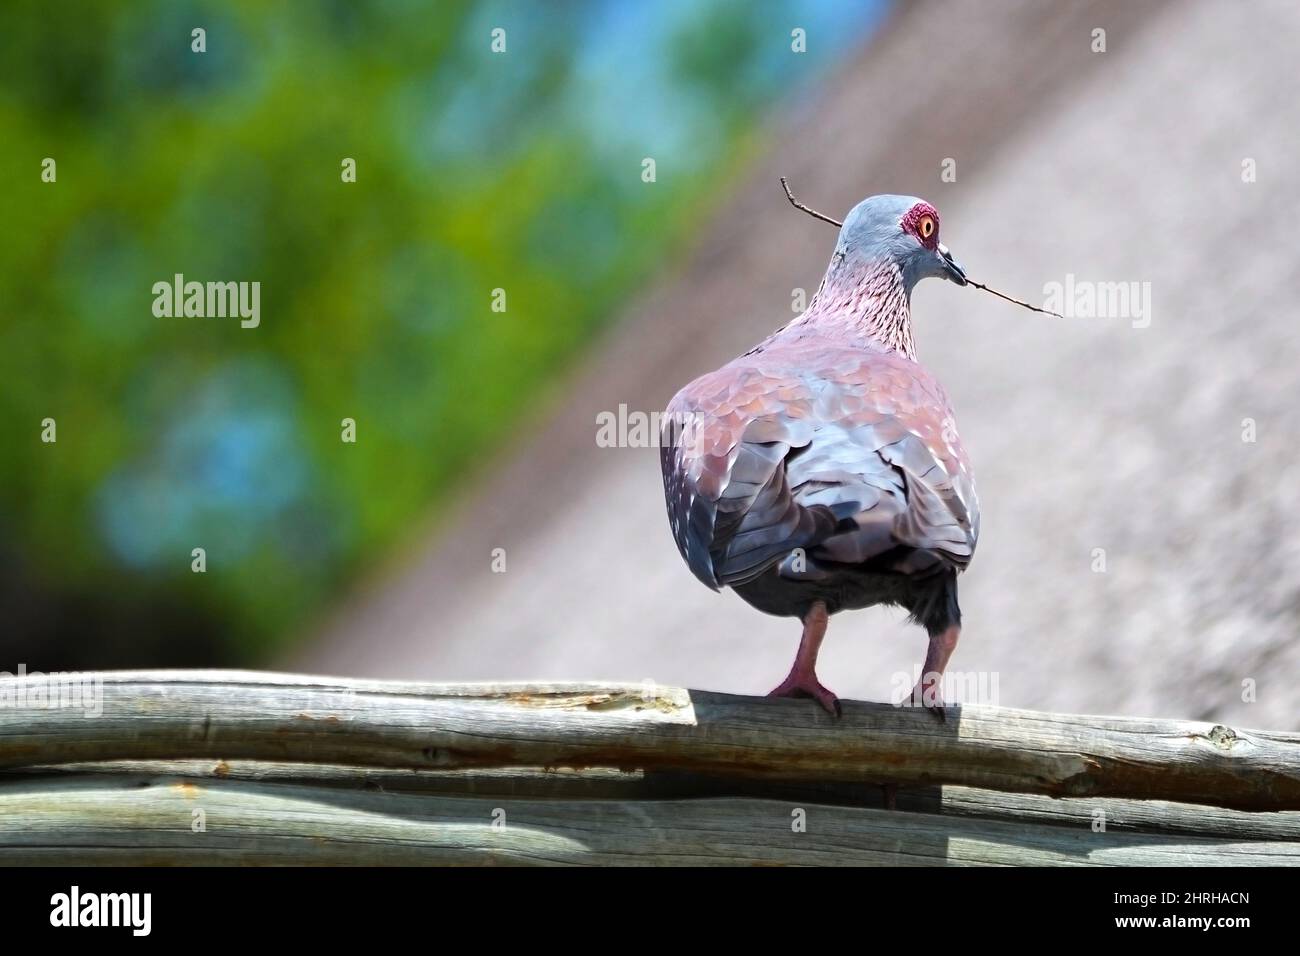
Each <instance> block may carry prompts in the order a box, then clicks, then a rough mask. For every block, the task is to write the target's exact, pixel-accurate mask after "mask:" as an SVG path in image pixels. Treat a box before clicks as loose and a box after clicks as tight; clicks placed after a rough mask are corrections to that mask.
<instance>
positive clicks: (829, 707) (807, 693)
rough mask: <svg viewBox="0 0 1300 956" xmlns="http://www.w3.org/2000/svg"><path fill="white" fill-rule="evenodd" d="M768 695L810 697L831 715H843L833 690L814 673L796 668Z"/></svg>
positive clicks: (842, 709)
mask: <svg viewBox="0 0 1300 956" xmlns="http://www.w3.org/2000/svg"><path fill="white" fill-rule="evenodd" d="M767 696H768V697H811V698H812V699H813V700H815V701H817V703H819V704H821V705H822V709H823V710H825V711H826V712H827V713H828V714H830V715H831V716H832V717H843V716H844V708H843V707H841V706H840V699H839V698H838V697H836V696H835V692H834V691H832V690H828V689H827V688H825V687H823V686H822V685H821V682H820V681H818V680H817V675H816V674H801V673H799V672H798V671H797V670H792V671H791V672H790V676H789V677H787V678H786V679H785V680H783V681H781V684H780V686H779V687H776V688H774V689H773V690H772V691H771V692H770V693H769V694H768V695H767Z"/></svg>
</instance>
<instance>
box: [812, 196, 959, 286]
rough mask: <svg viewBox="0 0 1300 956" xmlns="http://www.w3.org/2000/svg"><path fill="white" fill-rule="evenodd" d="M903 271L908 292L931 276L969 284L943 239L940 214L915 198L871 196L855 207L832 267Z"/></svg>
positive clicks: (836, 250)
mask: <svg viewBox="0 0 1300 956" xmlns="http://www.w3.org/2000/svg"><path fill="white" fill-rule="evenodd" d="M882 263H885V264H892V265H894V266H897V267H898V270H899V272H900V273H901V275H902V278H903V284H904V286H905V287H906V289H907V291H908V292H911V290H912V287H913V286H915V285H916V283H917V282H919V281H920V280H921V279H925V278H927V277H930V276H935V277H938V278H943V279H948V280H949V281H951V282H955V283H957V284H958V285H965V284H966V272H965V270H963V269H962V267H961V265H960V264H959V263H958V262H957V260H956V259H954V258H953V257H952V253H951V252H949V251H948V247H947V246H945V245H944V244H943V243H942V242H940V241H939V213H938V210H936V209H935V208H934V207H933V206H931V205H930V204H929V203H928V202H926V201H925V200H924V199H917V198H916V197H915V196H888V195H886V196H872V197H870V198H869V199H864V200H862V202H860V203H858V204H857V205H856V206H854V207H853V210H852V211H851V212H850V213H849V214H848V216H847V217H846V218H845V220H844V225H843V226H842V227H841V229H840V239H839V242H838V243H836V245H835V262H834V263H833V265H840V266H841V267H847V268H848V269H850V270H852V271H853V272H857V271H858V270H870V269H873V268H879V266H880V265H881V264H882Z"/></svg>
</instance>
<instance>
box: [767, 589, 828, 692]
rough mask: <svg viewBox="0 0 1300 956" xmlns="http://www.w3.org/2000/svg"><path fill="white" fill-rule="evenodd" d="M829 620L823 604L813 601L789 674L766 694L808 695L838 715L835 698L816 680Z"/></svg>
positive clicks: (805, 619) (804, 620)
mask: <svg viewBox="0 0 1300 956" xmlns="http://www.w3.org/2000/svg"><path fill="white" fill-rule="evenodd" d="M829 620H830V615H829V614H827V613H826V605H825V604H824V603H822V602H821V601H817V602H816V603H814V604H813V606H812V607H811V608H810V609H809V611H808V614H807V616H805V617H804V619H803V637H802V638H801V639H800V640H799V653H798V654H796V655H795V658H794V666H793V667H791V668H790V675H789V676H788V677H786V679H785V680H783V681H782V682H781V685H780V686H779V687H777V688H776V689H775V690H773V691H772V692H771V693H770V694H768V695H767V696H768V697H811V698H812V699H813V700H815V701H817V703H819V704H821V705H822V707H823V708H825V710H826V711H827V712H828V713H830V714H832V715H834V716H836V717H840V716H842V713H843V712H842V710H841V708H840V701H839V698H838V697H836V696H835V694H834V693H832V692H831V691H829V690H827V689H826V688H825V687H823V686H822V685H821V682H820V681H818V680H817V652H818V651H819V650H821V646H822V638H824V637H825V636H826V624H827V622H828V621H829Z"/></svg>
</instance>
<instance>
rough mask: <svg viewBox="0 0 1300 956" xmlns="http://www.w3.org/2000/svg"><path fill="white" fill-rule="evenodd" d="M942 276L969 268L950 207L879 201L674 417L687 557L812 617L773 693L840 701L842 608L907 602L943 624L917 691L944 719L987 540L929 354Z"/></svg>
mask: <svg viewBox="0 0 1300 956" xmlns="http://www.w3.org/2000/svg"><path fill="white" fill-rule="evenodd" d="M791 202H792V203H793V202H794V199H793V197H791ZM796 205H798V204H797V203H796ZM800 208H806V207H800ZM808 211H810V210H808ZM814 215H819V217H820V214H816V213H814ZM820 218H825V217H820ZM828 221H830V222H834V220H828ZM927 277H937V278H943V279H947V280H949V281H951V282H955V283H956V284H958V285H966V284H967V277H966V273H965V270H963V269H962V267H961V265H960V264H959V263H958V262H957V261H956V260H955V259H954V258H953V256H952V254H951V253H950V252H949V251H948V249H947V247H946V246H944V245H943V243H941V242H940V241H939V213H938V212H937V211H936V210H935V208H934V207H933V206H932V205H930V204H929V203H928V202H925V201H924V200H921V199H917V198H915V197H912V196H893V195H881V196H872V197H870V198H868V199H865V200H863V201H862V202H860V203H859V204H858V205H857V206H855V207H854V208H853V210H852V211H851V212H850V213H849V215H848V216H847V217H846V218H845V220H844V223H843V225H842V227H841V229H840V233H839V240H838V241H837V243H836V245H835V251H834V254H833V255H832V256H831V261H830V265H829V266H828V267H827V269H826V275H825V277H824V278H823V279H822V281H821V285H820V286H819V287H818V289H817V293H816V295H814V296H813V298H812V300H811V301H810V302H809V304H808V307H807V309H806V310H805V311H804V312H803V313H802V314H800V315H799V316H798V317H797V318H795V319H794V320H793V321H791V322H790V323H789V324H788V325H786V326H785V327H783V328H781V329H779V330H777V331H776V332H774V333H773V334H772V335H770V336H769V337H768V338H767V339H765V340H764V341H763V342H761V343H759V344H758V345H757V346H755V347H754V348H752V349H750V350H749V351H748V352H746V353H745V354H744V355H742V356H740V357H739V358H737V359H735V360H734V361H731V362H729V363H727V364H726V365H724V366H722V367H721V368H719V369H717V370H716V371H714V372H710V373H709V374H707V375H704V376H702V377H700V378H698V379H696V380H695V381H693V382H691V383H690V384H689V385H687V386H686V387H685V388H683V389H682V390H681V391H679V392H678V393H677V394H676V395H675V396H674V397H673V399H672V401H671V402H670V403H669V405H668V408H667V410H666V412H665V413H664V414H663V416H662V418H661V428H662V433H661V435H660V463H661V466H662V470H663V484H664V497H665V499H666V503H667V506H668V520H669V524H670V526H671V529H672V533H673V537H674V539H675V540H676V542H677V547H678V550H679V551H680V552H681V555H682V558H683V559H684V560H685V561H686V564H687V566H688V567H689V568H690V570H691V571H692V572H693V573H694V575H695V577H697V578H699V580H700V581H702V582H703V583H704V584H706V585H708V586H709V587H710V588H712V589H714V590H715V591H716V590H719V589H721V588H723V587H729V588H731V589H732V590H733V591H735V592H736V593H737V594H738V595H740V597H741V598H742V599H744V600H745V601H746V602H747V603H749V604H751V605H752V606H754V607H755V608H757V609H758V610H760V611H763V612H765V613H767V614H773V615H778V616H783V617H795V618H798V619H799V620H800V622H801V623H802V625H803V633H802V637H801V639H800V643H799V650H798V653H797V654H796V656H795V660H794V665H793V666H792V667H791V669H790V673H789V675H788V676H787V677H786V678H785V680H784V681H782V682H781V683H780V684H779V685H778V686H777V687H776V688H775V689H774V690H773V691H772V692H771V694H769V696H775V697H811V698H813V699H814V700H815V701H817V702H818V703H819V704H820V705H821V706H822V707H823V708H825V709H826V710H827V711H829V712H830V713H831V714H833V715H836V716H838V715H839V714H840V713H841V706H840V702H839V699H838V698H837V697H836V695H835V694H834V693H833V692H831V691H830V690H828V689H827V688H826V687H824V686H822V684H821V682H820V681H819V679H818V677H817V654H818V650H819V649H820V647H821V644H822V640H823V638H824V637H825V635H826V629H827V623H828V620H829V618H830V616H831V615H833V614H835V613H837V612H839V611H845V610H853V609H856V608H865V607H870V606H873V605H893V606H898V607H901V608H903V609H905V610H906V611H907V612H908V614H909V616H910V620H911V621H913V622H914V623H916V624H919V625H921V626H922V627H924V628H925V629H926V632H927V634H928V635H929V646H928V650H927V652H926V656H925V664H924V665H923V668H922V672H921V679H920V680H919V681H918V682H917V684H916V686H915V687H914V688H913V689H912V693H911V695H910V697H908V698H904V700H903V702H902V703H903V704H909V703H910V704H912V705H914V706H923V707H925V708H926V709H928V710H929V711H930V712H931V713H934V714H935V715H936V716H937V717H939V718H940V719H941V720H942V719H944V703H943V699H942V693H941V682H942V677H943V671H944V668H945V667H946V666H947V664H948V660H949V658H950V657H951V655H952V653H953V650H954V649H955V647H956V645H957V639H958V636H959V635H960V633H961V610H960V608H959V606H958V603H957V575H958V574H959V573H961V572H962V571H964V570H965V569H966V567H967V566H968V565H969V564H970V561H971V558H972V557H973V555H974V553H975V543H976V540H977V539H978V537H979V503H978V501H977V499H976V496H975V483H974V477H973V475H972V473H971V466H970V462H969V460H968V458H967V455H966V451H965V449H964V448H963V446H962V443H961V439H960V437H959V436H958V434H957V428H956V424H955V422H954V417H953V412H952V408H951V405H950V403H949V400H948V396H947V394H946V392H945V391H944V389H943V387H942V386H941V385H940V384H939V382H938V381H936V380H935V378H934V376H933V375H931V374H930V373H929V372H928V371H927V370H926V369H925V367H924V366H922V365H921V364H919V363H918V361H917V358H916V348H915V343H914V341H913V336H912V317H911V292H912V289H913V287H914V286H915V285H916V283H917V282H919V281H920V280H921V279H924V278H927ZM971 284H972V285H975V283H974V282H972V283H971Z"/></svg>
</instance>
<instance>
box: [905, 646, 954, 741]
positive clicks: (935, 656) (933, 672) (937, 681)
mask: <svg viewBox="0 0 1300 956" xmlns="http://www.w3.org/2000/svg"><path fill="white" fill-rule="evenodd" d="M960 636H961V628H960V627H959V626H958V625H956V624H954V625H953V626H952V627H950V628H948V629H947V630H944V631H940V632H939V633H938V634H931V635H930V646H929V648H928V649H927V650H926V652H925V666H924V667H923V668H921V680H920V682H919V683H918V684H917V685H916V686H915V687H913V688H912V694H911V696H910V697H908V698H906V699H905V700H904V701H903V704H904V705H905V706H915V705H918V704H919V705H921V706H923V707H925V709H926V710H928V711H929V712H930V713H932V714H934V715H935V716H936V717H938V718H939V719H940V720H942V721H946V720H947V719H948V718H947V716H946V715H945V714H944V709H943V706H944V705H943V686H942V681H943V671H944V668H946V667H947V666H948V658H950V657H952V652H953V651H954V650H955V649H956V648H957V638H958V637H960Z"/></svg>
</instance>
